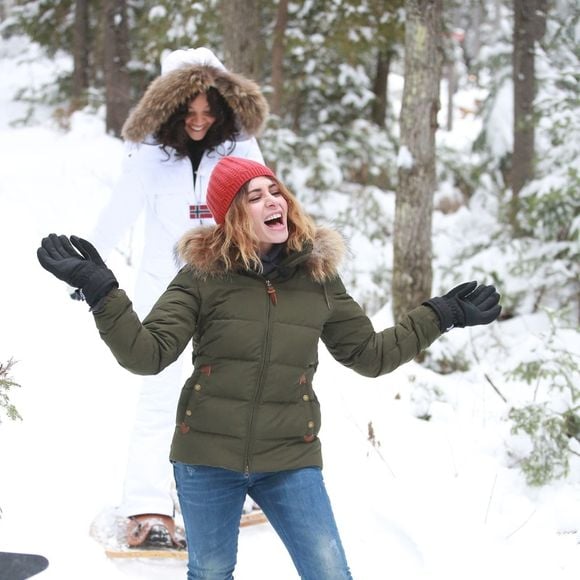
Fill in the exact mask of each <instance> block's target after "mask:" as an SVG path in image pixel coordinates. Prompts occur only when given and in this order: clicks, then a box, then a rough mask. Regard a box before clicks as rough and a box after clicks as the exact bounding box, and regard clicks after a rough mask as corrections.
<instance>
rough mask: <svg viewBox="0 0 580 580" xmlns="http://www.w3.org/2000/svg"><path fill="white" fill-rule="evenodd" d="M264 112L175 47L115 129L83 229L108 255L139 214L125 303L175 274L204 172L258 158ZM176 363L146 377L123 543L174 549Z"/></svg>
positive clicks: (211, 66)
mask: <svg viewBox="0 0 580 580" xmlns="http://www.w3.org/2000/svg"><path fill="white" fill-rule="evenodd" d="M267 115H268V105H267V102H266V100H265V98H264V97H263V95H262V94H261V91H260V89H259V87H258V86H257V85H256V84H255V83H254V82H253V81H250V80H248V79H246V78H244V77H242V76H240V75H237V74H234V73H231V72H229V71H227V70H226V69H225V67H224V66H223V64H222V63H221V62H220V61H219V60H218V59H217V57H216V56H215V55H214V54H213V53H212V52H211V51H210V50H208V49H207V48H197V49H189V50H177V51H174V52H172V53H171V54H170V55H169V56H168V57H167V58H166V59H165V60H164V61H163V63H162V73H161V76H159V77H158V78H157V79H155V80H154V81H153V82H152V83H151V85H150V86H149V87H148V89H147V91H146V92H145V94H144V95H143V97H142V98H141V100H140V101H139V103H138V104H137V106H136V107H135V109H134V110H133V111H132V112H131V114H130V115H129V117H128V119H127V121H126V122H125V125H124V127H123V137H124V139H125V141H126V158H125V160H124V164H123V168H122V172H121V176H120V179H119V181H118V182H117V184H116V186H115V188H114V191H113V192H112V195H111V198H110V201H109V203H108V205H107V206H106V207H105V208H104V210H103V211H102V213H101V215H100V217H99V219H98V222H97V225H96V227H95V229H94V231H93V232H92V234H91V238H90V239H92V240H94V242H95V245H96V247H97V248H98V249H99V251H100V252H101V254H102V255H103V256H109V255H110V254H111V251H112V250H113V249H114V248H115V246H116V245H117V244H118V243H119V241H120V240H121V238H122V237H123V235H124V234H126V233H127V231H128V230H129V228H130V227H131V226H133V225H134V224H135V222H136V221H137V218H138V217H139V216H140V215H141V213H142V212H143V211H144V212H145V213H144V218H145V226H144V227H145V231H144V247H143V253H142V258H141V262H140V265H139V269H138V272H137V280H136V292H135V300H134V305H135V309H136V311H137V312H138V313H139V314H140V315H144V314H146V313H147V312H148V311H149V310H150V309H151V307H152V305H153V303H154V302H155V300H156V299H157V298H158V296H159V295H160V294H161V293H162V292H163V290H164V289H165V288H166V286H167V284H168V283H169V282H170V280H171V279H172V278H173V277H174V276H175V274H176V272H177V271H178V269H179V268H178V264H177V263H176V261H175V259H174V258H173V249H174V246H175V244H176V242H177V241H178V240H179V238H180V237H181V236H182V235H183V233H184V232H185V231H187V230H189V229H190V228H191V227H193V226H196V225H203V224H213V223H214V222H213V218H212V216H211V213H210V212H209V210H208V208H207V205H206V203H205V196H206V189H207V184H208V182H209V176H210V175H211V172H212V170H213V168H214V167H215V165H216V164H217V162H218V161H219V160H220V159H221V158H223V157H224V156H229V155H235V156H237V157H243V158H246V159H251V160H254V161H258V162H261V163H263V157H262V154H261V151H260V148H259V146H258V143H257V141H256V138H255V135H257V134H258V132H259V131H260V129H261V128H262V126H263V124H264V122H265V120H266V117H267ZM181 372H182V368H181V365H173V366H171V367H170V368H168V369H166V370H165V371H164V372H163V373H161V374H159V375H157V376H152V377H146V378H144V379H143V384H142V387H141V392H140V399H139V403H138V407H137V410H136V420H135V426H134V430H133V433H132V436H131V443H130V449H129V454H128V457H129V459H128V464H127V471H126V476H125V484H124V489H123V499H122V502H121V506H120V509H119V511H120V513H121V514H122V515H124V516H126V517H129V518H130V519H129V521H128V542H129V544H130V545H132V546H139V545H142V544H152V545H158V546H166V547H171V546H175V545H178V546H179V545H181V544H182V543H183V542H182V538H181V537H180V536H179V533H177V534H176V529H175V523H174V520H173V516H174V502H173V497H172V493H171V480H172V474H171V469H170V465H169V462H168V461H167V451H168V448H169V444H170V438H171V434H172V432H173V427H174V411H175V405H176V401H177V397H178V393H179V387H180V384H181Z"/></svg>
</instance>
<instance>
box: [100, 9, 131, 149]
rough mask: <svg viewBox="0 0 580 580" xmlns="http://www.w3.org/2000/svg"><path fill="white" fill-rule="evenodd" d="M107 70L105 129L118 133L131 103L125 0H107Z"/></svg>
mask: <svg viewBox="0 0 580 580" xmlns="http://www.w3.org/2000/svg"><path fill="white" fill-rule="evenodd" d="M103 9H104V19H103V21H104V27H105V30H104V72H105V101H106V107H107V112H106V120H105V124H106V129H107V131H108V132H111V133H113V134H114V135H116V136H117V137H119V136H120V135H121V128H122V127H123V123H124V122H125V119H126V118H127V115H128V114H129V108H130V104H131V94H130V88H131V84H130V77H129V70H128V68H127V63H128V62H129V26H128V23H127V2H126V0H104V4H103Z"/></svg>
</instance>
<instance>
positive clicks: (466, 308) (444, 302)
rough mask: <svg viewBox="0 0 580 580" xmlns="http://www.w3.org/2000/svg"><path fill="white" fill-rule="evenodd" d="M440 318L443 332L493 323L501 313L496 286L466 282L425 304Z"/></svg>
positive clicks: (440, 326)
mask: <svg viewBox="0 0 580 580" xmlns="http://www.w3.org/2000/svg"><path fill="white" fill-rule="evenodd" d="M423 304H426V305H427V306H430V307H431V308H433V310H435V312H436V313H437V316H439V328H440V329H441V332H447V331H448V330H451V329H452V328H453V327H455V326H457V327H459V328H463V327H464V326H476V325H478V324H489V323H490V322H493V321H494V320H495V319H496V318H497V317H498V316H499V313H500V312H501V306H500V305H499V294H498V293H497V291H496V289H495V287H494V286H485V285H484V284H482V285H480V286H477V282H464V283H463V284H460V285H459V286H456V287H455V288H453V290H450V291H449V292H448V293H447V294H445V295H444V296H440V297H436V298H431V299H429V300H427V301H426V302H423Z"/></svg>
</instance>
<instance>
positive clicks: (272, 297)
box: [244, 280, 278, 476]
mask: <svg viewBox="0 0 580 580" xmlns="http://www.w3.org/2000/svg"><path fill="white" fill-rule="evenodd" d="M266 293H267V294H268V297H269V298H270V300H269V302H267V303H266V304H267V308H268V316H267V320H266V323H267V324H266V336H265V341H264V342H265V345H264V352H263V354H262V362H261V365H260V372H259V373H258V384H257V387H256V391H255V392H254V401H253V405H252V412H251V414H250V421H249V423H248V442H247V443H246V451H245V456H244V473H245V474H246V476H247V475H249V473H250V455H251V448H252V439H253V431H254V416H255V414H256V408H257V406H258V401H259V400H260V395H261V394H262V389H263V387H264V370H265V369H266V361H267V360H268V359H269V358H270V346H271V345H270V331H271V328H270V327H271V324H272V316H271V314H272V306H275V305H276V304H277V302H278V297H277V295H276V289H275V288H274V286H273V285H272V282H270V280H266ZM270 304H271V305H270Z"/></svg>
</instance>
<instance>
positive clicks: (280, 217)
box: [265, 213, 282, 222]
mask: <svg viewBox="0 0 580 580" xmlns="http://www.w3.org/2000/svg"><path fill="white" fill-rule="evenodd" d="M278 219H282V214H281V213H275V214H273V215H271V216H270V217H267V218H266V219H265V221H267V222H270V221H272V220H278Z"/></svg>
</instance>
